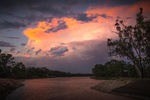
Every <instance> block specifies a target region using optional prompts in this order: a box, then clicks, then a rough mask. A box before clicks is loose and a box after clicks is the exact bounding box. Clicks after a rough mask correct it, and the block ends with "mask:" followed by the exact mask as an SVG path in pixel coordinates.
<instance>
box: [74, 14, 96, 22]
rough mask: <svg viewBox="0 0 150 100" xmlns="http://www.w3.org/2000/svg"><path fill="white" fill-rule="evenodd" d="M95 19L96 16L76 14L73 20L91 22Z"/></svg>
mask: <svg viewBox="0 0 150 100" xmlns="http://www.w3.org/2000/svg"><path fill="white" fill-rule="evenodd" d="M96 17H97V15H93V16H87V14H85V13H82V14H78V15H77V16H76V17H75V18H76V19H77V20H79V21H84V22H88V21H92V20H93V19H95V18H96Z"/></svg>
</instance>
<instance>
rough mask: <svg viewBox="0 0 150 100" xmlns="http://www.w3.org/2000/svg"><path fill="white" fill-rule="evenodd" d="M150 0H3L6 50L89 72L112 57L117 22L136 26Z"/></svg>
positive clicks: (0, 33) (0, 29) (0, 20)
mask: <svg viewBox="0 0 150 100" xmlns="http://www.w3.org/2000/svg"><path fill="white" fill-rule="evenodd" d="M149 6H150V0H1V1H0V49H2V51H3V52H6V53H11V54H12V55H13V56H14V57H15V59H16V60H17V61H22V62H23V63H24V64H25V65H27V66H34V67H44V66H45V67H47V68H49V69H52V70H60V71H66V72H75V73H76V72H80V73H89V72H91V68H92V67H93V66H94V65H95V64H98V63H102V64H103V63H105V62H107V61H109V60H110V59H111V58H112V57H108V47H107V44H106V43H107V39H108V38H114V39H115V38H116V37H117V35H116V34H115V33H114V32H115V27H114V24H115V20H116V19H117V18H118V17H119V18H120V19H123V20H124V22H125V24H126V25H130V24H132V25H134V23H135V18H136V14H137V13H138V11H139V8H140V7H142V8H143V9H144V16H145V17H146V18H149V16H150V7H149Z"/></svg>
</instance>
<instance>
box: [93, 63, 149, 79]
mask: <svg viewBox="0 0 150 100" xmlns="http://www.w3.org/2000/svg"><path fill="white" fill-rule="evenodd" d="M92 74H93V75H94V77H138V73H137V71H136V69H135V67H134V65H132V64H130V63H126V62H125V61H118V60H111V61H109V62H107V63H105V64H104V65H103V64H96V65H95V66H94V68H93V69H92ZM145 74H146V76H147V77H150V67H147V69H146V72H145Z"/></svg>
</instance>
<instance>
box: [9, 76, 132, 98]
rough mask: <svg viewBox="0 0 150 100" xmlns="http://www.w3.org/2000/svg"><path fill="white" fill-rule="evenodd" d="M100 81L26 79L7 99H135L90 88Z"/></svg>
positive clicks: (86, 78) (71, 78)
mask: <svg viewBox="0 0 150 100" xmlns="http://www.w3.org/2000/svg"><path fill="white" fill-rule="evenodd" d="M100 82H102V80H94V79H90V78H89V77H70V78H47V79H31V80H25V81H24V82H23V83H24V86H23V87H20V88H18V89H17V90H15V91H13V92H12V94H10V95H9V96H8V97H7V99H6V100H134V99H132V98H128V97H122V96H118V95H114V94H107V93H102V92H98V91H96V90H93V89H90V87H92V86H94V85H97V84H98V83H100Z"/></svg>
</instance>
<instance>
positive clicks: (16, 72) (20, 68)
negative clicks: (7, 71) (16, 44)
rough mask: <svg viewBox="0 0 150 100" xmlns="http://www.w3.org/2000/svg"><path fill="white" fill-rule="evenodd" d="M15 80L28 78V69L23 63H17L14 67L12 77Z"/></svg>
mask: <svg viewBox="0 0 150 100" xmlns="http://www.w3.org/2000/svg"><path fill="white" fill-rule="evenodd" d="M11 77H13V78H25V77H26V68H25V65H24V64H23V63H22V62H19V63H16V64H15V66H14V67H12V76H11Z"/></svg>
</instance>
